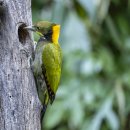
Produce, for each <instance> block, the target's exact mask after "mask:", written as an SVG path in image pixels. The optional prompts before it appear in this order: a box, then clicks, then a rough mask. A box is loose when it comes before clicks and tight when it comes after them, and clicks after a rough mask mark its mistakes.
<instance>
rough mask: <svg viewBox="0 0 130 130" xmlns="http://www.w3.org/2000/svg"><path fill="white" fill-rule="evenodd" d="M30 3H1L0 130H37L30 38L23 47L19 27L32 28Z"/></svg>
mask: <svg viewBox="0 0 130 130" xmlns="http://www.w3.org/2000/svg"><path fill="white" fill-rule="evenodd" d="M31 20H32V19H31V0H0V130H40V107H41V106H40V102H39V100H38V96H37V92H36V87H35V82H34V78H33V74H32V71H31V69H30V66H29V64H28V60H29V57H30V56H31V55H32V51H33V49H32V40H31V36H27V37H26V40H25V41H24V43H23V44H21V42H20V41H19V37H18V27H19V25H21V24H22V22H23V23H25V24H26V25H31Z"/></svg>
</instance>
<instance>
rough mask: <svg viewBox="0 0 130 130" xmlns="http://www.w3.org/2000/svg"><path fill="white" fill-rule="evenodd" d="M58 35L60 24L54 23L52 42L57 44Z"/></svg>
mask: <svg viewBox="0 0 130 130" xmlns="http://www.w3.org/2000/svg"><path fill="white" fill-rule="evenodd" d="M59 35H60V25H55V26H53V27H52V37H51V39H52V43H54V44H58V40H59Z"/></svg>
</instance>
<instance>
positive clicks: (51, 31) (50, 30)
mask: <svg viewBox="0 0 130 130" xmlns="http://www.w3.org/2000/svg"><path fill="white" fill-rule="evenodd" d="M25 29H27V30H31V31H34V32H36V33H37V34H38V35H40V37H44V38H45V39H46V40H47V41H50V42H52V43H55V44H57V43H58V39H59V35H60V25H59V24H55V23H51V22H48V21H40V22H37V23H36V24H34V25H32V26H27V27H25Z"/></svg>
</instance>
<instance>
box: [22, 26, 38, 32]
mask: <svg viewBox="0 0 130 130" xmlns="http://www.w3.org/2000/svg"><path fill="white" fill-rule="evenodd" d="M24 29H27V30H30V31H33V32H36V29H35V26H34V25H32V26H27V27H24Z"/></svg>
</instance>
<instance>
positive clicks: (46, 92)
mask: <svg viewBox="0 0 130 130" xmlns="http://www.w3.org/2000/svg"><path fill="white" fill-rule="evenodd" d="M25 29H28V30H31V31H34V32H36V33H37V34H38V35H39V36H40V38H39V40H38V42H37V45H36V49H35V58H34V61H33V62H32V70H33V73H34V77H35V81H36V86H37V90H38V96H39V99H40V101H41V103H42V104H43V111H42V112H43V113H42V118H43V116H44V113H45V111H46V108H47V105H48V103H49V102H50V104H52V103H53V101H54V99H55V95H56V91H57V89H58V85H59V82H60V77H61V62H62V56H61V48H60V45H59V42H58V39H59V34H60V25H58V24H55V23H51V22H47V21H40V22H38V23H37V24H35V25H33V26H31V27H30V26H28V27H25ZM44 81H45V82H44ZM45 86H46V87H45Z"/></svg>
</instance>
